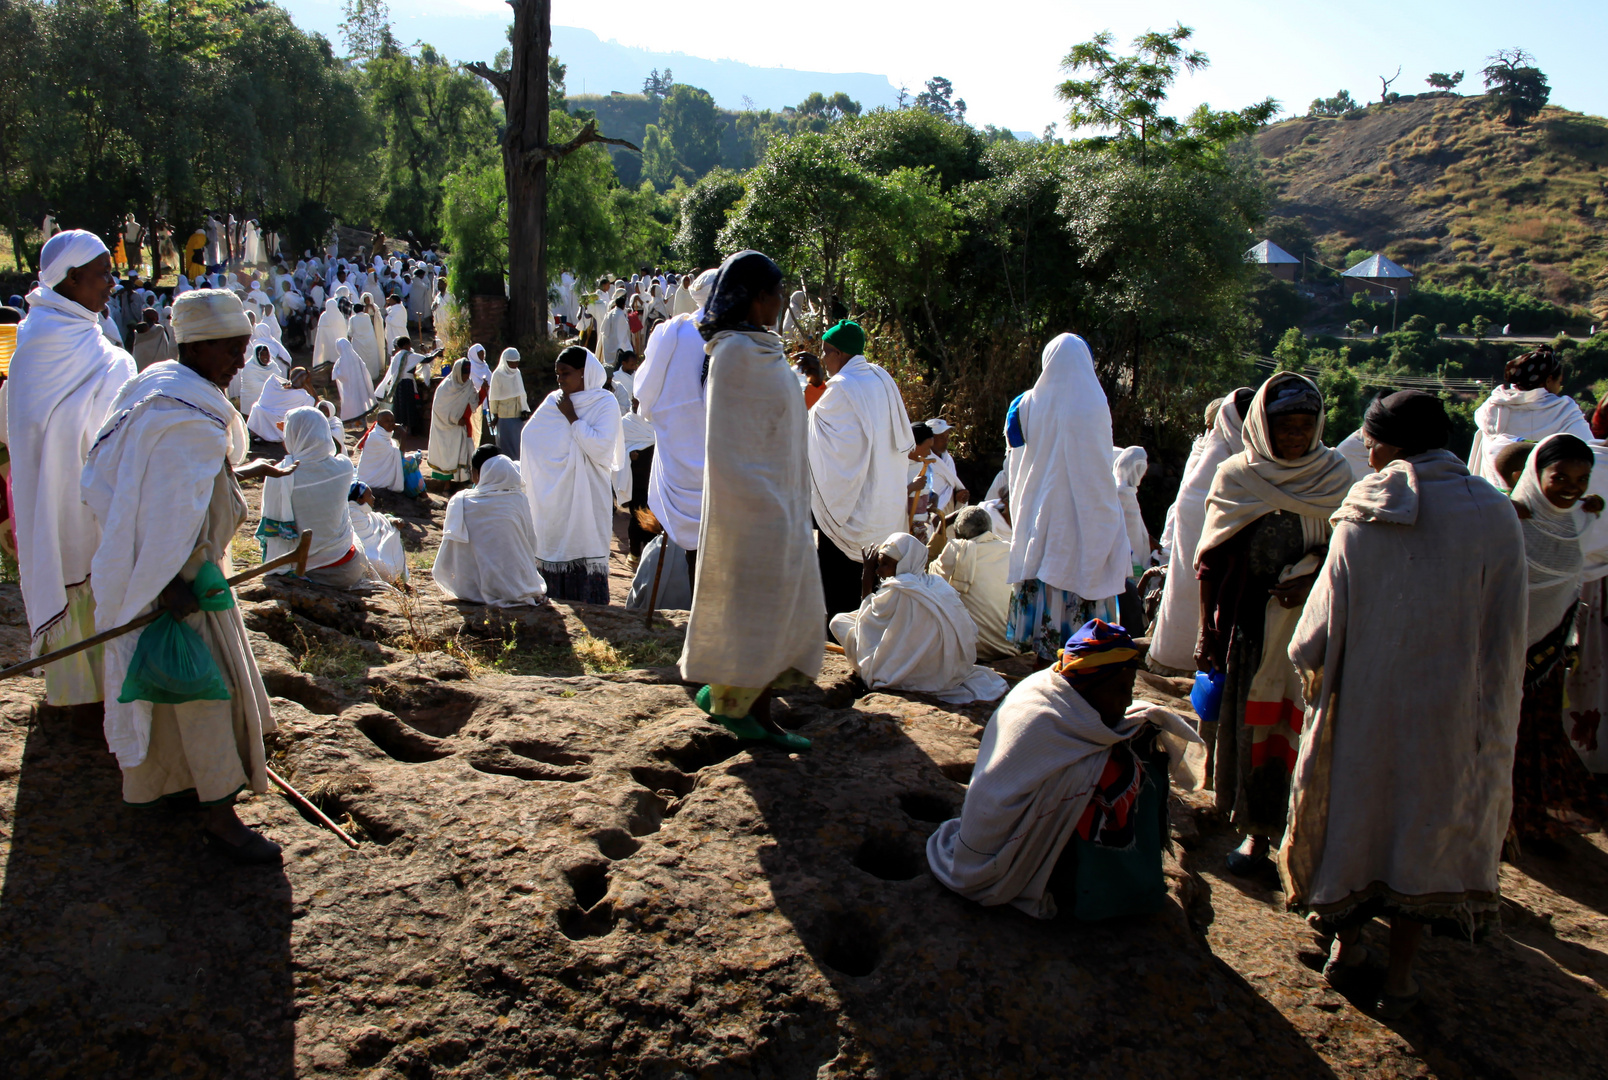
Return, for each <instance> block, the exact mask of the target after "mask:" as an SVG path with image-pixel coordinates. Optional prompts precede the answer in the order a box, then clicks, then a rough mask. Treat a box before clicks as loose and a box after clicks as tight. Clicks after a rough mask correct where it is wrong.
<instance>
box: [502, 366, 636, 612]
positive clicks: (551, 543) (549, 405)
mask: <svg viewBox="0 0 1608 1080" xmlns="http://www.w3.org/2000/svg"><path fill="white" fill-rule="evenodd" d="M554 371H555V373H556V374H557V376H558V389H557V390H555V391H553V392H552V393H551V394H549V395H547V397H546V398H544V399H543V400H542V403H541V404H540V405H538V406H537V407H536V411H535V412H534V413H533V414H532V415H531V418H530V420H529V421H528V422H527V423H526V424H525V429H524V431H523V432H521V433H520V439H519V461H520V466H521V473H522V475H523V476H524V480H525V492H526V495H527V496H528V497H529V501H530V512H531V522H532V524H533V525H534V526H535V531H536V557H537V558H538V560H540V569H541V572H542V576H543V577H544V578H545V579H546V581H547V589H548V595H549V596H550V597H552V598H553V599H554V600H576V601H580V602H582V603H588V604H607V603H608V602H609V551H610V548H611V543H612V540H613V536H614V531H613V529H612V528H611V525H612V522H613V516H614V498H613V491H612V485H611V480H612V478H613V476H614V471H615V470H616V469H618V468H619V467H620V466H621V465H622V464H623V463H624V462H625V460H626V455H625V435H624V430H623V428H622V427H621V424H620V409H619V405H618V403H617V402H616V401H615V400H614V395H613V394H611V393H609V392H608V391H607V390H605V389H603V384H604V383H605V382H606V381H607V378H608V375H607V373H606V372H605V371H604V370H603V365H602V364H601V363H599V362H598V359H597V357H596V356H594V355H593V354H592V353H591V351H590V350H587V349H583V348H581V347H580V346H578V345H571V346H570V347H569V348H567V349H565V350H564V351H563V352H561V353H559V354H558V360H557V362H556V363H555V364H554Z"/></svg>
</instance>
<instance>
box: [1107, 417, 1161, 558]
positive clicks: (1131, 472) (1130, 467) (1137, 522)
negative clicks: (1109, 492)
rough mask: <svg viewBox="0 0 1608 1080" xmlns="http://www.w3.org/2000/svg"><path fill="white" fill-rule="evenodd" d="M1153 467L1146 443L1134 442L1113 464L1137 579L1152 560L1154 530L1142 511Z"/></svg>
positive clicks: (1130, 554)
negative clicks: (1144, 483)
mask: <svg viewBox="0 0 1608 1080" xmlns="http://www.w3.org/2000/svg"><path fill="white" fill-rule="evenodd" d="M1149 469H1150V457H1149V455H1147V454H1146V453H1145V448H1144V447H1142V446H1130V447H1127V448H1125V449H1124V450H1123V451H1122V452H1121V453H1119V454H1117V460H1116V461H1114V462H1113V463H1112V465H1111V475H1112V476H1113V477H1114V478H1115V479H1116V481H1117V499H1118V500H1119V501H1120V502H1121V503H1122V519H1123V522H1124V523H1125V525H1126V527H1127V532H1128V552H1129V560H1130V562H1131V564H1132V566H1133V575H1132V576H1133V580H1135V581H1137V580H1138V579H1139V578H1140V577H1141V576H1143V574H1144V572H1145V564H1146V563H1148V562H1149V561H1150V552H1151V543H1150V532H1149V530H1147V529H1146V528H1145V518H1144V515H1143V514H1141V513H1140V512H1139V484H1140V482H1141V481H1143V480H1144V478H1145V473H1146V472H1147V471H1148V470H1149Z"/></svg>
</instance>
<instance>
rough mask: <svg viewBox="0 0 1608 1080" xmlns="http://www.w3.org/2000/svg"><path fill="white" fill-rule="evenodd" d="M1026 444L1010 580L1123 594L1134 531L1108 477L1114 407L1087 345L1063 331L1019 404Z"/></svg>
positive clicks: (1014, 505)
mask: <svg viewBox="0 0 1608 1080" xmlns="http://www.w3.org/2000/svg"><path fill="white" fill-rule="evenodd" d="M1017 417H1018V419H1019V420H1020V422H1021V425H1022V435H1023V438H1024V439H1025V440H1026V442H1025V445H1023V446H1020V447H1017V448H1016V453H1015V454H1014V455H1013V456H1012V458H1011V462H1010V484H1011V521H1012V523H1013V528H1014V536H1013V538H1012V540H1011V574H1010V578H1011V584H1013V585H1014V584H1016V583H1018V582H1023V581H1033V580H1038V581H1042V582H1044V583H1045V584H1046V585H1049V586H1050V587H1051V588H1056V589H1064V590H1066V591H1067V592H1071V593H1075V594H1077V595H1078V596H1079V597H1081V598H1082V599H1084V600H1104V599H1107V598H1108V597H1112V596H1118V595H1120V594H1121V593H1122V588H1123V583H1124V582H1125V581H1127V579H1128V574H1129V569H1130V568H1129V564H1128V531H1127V526H1126V524H1125V522H1124V520H1123V515H1122V504H1121V502H1120V501H1119V500H1118V499H1117V485H1116V483H1115V482H1114V481H1113V480H1112V478H1111V409H1110V407H1109V406H1108V405H1107V404H1106V396H1105V391H1104V390H1103V389H1102V388H1101V386H1100V380H1099V379H1098V378H1096V377H1095V374H1094V358H1093V357H1092V356H1090V355H1089V346H1088V345H1087V344H1086V343H1085V342H1084V340H1083V339H1082V338H1080V337H1078V336H1077V335H1075V334H1062V335H1060V336H1059V337H1056V338H1054V339H1053V340H1052V341H1050V343H1049V344H1047V345H1045V346H1044V357H1043V370H1042V372H1041V374H1040V375H1039V378H1038V382H1036V383H1034V384H1033V389H1031V390H1029V391H1028V392H1027V393H1026V394H1024V395H1023V396H1022V401H1021V404H1020V405H1018V406H1017Z"/></svg>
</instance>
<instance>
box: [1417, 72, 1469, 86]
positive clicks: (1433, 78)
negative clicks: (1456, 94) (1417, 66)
mask: <svg viewBox="0 0 1608 1080" xmlns="http://www.w3.org/2000/svg"><path fill="white" fill-rule="evenodd" d="M1424 81H1425V82H1427V83H1428V84H1429V85H1431V86H1433V87H1434V88H1435V89H1437V90H1446V91H1453V90H1456V89H1457V84H1458V83H1460V82H1462V81H1463V73H1462V72H1461V71H1454V72H1452V73H1451V74H1450V75H1448V74H1447V73H1446V72H1444V71H1436V72H1433V73H1431V74H1430V76H1429V78H1427V79H1425V80H1424Z"/></svg>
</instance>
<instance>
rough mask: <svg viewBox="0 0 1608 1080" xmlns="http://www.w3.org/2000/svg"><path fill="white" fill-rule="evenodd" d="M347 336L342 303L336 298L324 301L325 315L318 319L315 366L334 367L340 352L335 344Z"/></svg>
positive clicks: (314, 356) (314, 355) (314, 352)
mask: <svg viewBox="0 0 1608 1080" xmlns="http://www.w3.org/2000/svg"><path fill="white" fill-rule="evenodd" d="M345 336H346V316H345V315H342V314H341V302H340V300H339V299H337V298H336V297H333V296H332V297H330V298H329V299H328V300H326V301H324V311H323V314H321V315H319V317H318V336H317V337H316V338H315V339H314V340H313V366H314V367H315V368H316V367H319V366H320V365H322V364H330V365H333V364H334V363H335V358H336V356H337V355H338V352H337V350H336V347H335V343H336V342H337V341H339V340H341V338H343V337H345Z"/></svg>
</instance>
